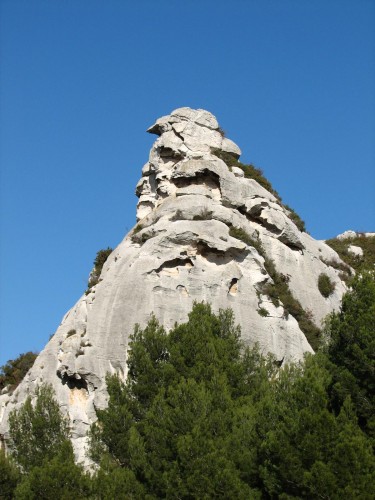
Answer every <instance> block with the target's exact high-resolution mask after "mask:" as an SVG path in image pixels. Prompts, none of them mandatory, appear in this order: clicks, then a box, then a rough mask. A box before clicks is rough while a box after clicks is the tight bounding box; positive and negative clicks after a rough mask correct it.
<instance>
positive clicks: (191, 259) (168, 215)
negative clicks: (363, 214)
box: [0, 108, 346, 461]
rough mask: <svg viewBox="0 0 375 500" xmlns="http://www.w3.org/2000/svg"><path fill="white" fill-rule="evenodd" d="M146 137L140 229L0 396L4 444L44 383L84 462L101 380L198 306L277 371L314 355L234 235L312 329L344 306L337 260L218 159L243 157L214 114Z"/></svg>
mask: <svg viewBox="0 0 375 500" xmlns="http://www.w3.org/2000/svg"><path fill="white" fill-rule="evenodd" d="M149 132H151V133H155V134H157V135H159V137H158V139H157V140H156V141H155V143H154V145H153V147H152V149H151V152H150V156H149V161H148V162H147V163H146V165H145V166H144V167H143V169H142V177H141V179H140V181H139V182H138V184H137V187H136V194H137V196H138V197H139V201H138V207H137V220H138V221H139V225H138V226H137V228H136V230H133V231H131V232H130V233H129V234H128V235H127V236H126V237H125V239H124V240H123V241H122V242H121V243H120V244H119V246H118V247H117V248H116V249H115V250H114V251H113V252H112V254H111V255H110V256H109V258H108V260H107V261H106V263H105V265H104V267H103V271H102V274H101V277H100V280H99V283H98V284H97V285H96V286H94V287H92V289H91V291H90V293H88V294H87V295H85V294H84V295H83V296H82V297H81V298H80V299H79V300H78V302H77V303H76V305H75V306H73V308H72V309H71V310H70V311H68V312H67V313H66V315H65V316H64V318H63V320H62V322H61V324H60V326H59V328H58V329H57V331H56V333H55V335H54V336H53V337H52V339H51V340H50V341H49V343H48V344H47V346H46V347H45V349H44V350H43V351H42V352H41V353H40V354H39V356H38V358H37V360H36V362H35V364H34V366H33V368H32V369H31V370H30V371H29V373H28V374H27V376H26V377H25V379H24V380H23V382H22V383H21V385H20V386H19V387H18V388H17V389H16V391H15V392H14V393H13V394H12V395H10V396H9V395H8V394H3V395H1V396H0V420H1V425H0V433H1V434H3V435H4V436H5V438H6V437H7V417H8V414H9V411H10V410H12V409H14V408H16V407H18V406H19V405H20V404H21V403H23V402H24V401H25V399H26V397H27V395H28V394H31V395H33V394H34V392H35V388H36V387H37V385H38V384H40V383H42V382H48V383H51V384H52V385H53V387H54V389H55V391H56V395H57V398H58V400H59V401H60V404H61V408H62V410H63V411H64V412H66V413H67V414H68V415H69V417H70V421H71V427H72V433H73V444H74V448H75V451H76V455H77V459H78V460H80V461H85V453H86V452H85V447H86V443H87V441H86V439H87V438H86V432H87V430H88V428H89V426H90V424H91V423H92V422H93V421H95V418H96V416H95V408H102V407H104V406H105V405H106V402H107V392H106V387H105V375H106V373H107V372H110V373H118V374H120V376H121V377H124V378H125V377H126V357H127V349H128V341H129V336H130V334H131V333H132V332H133V328H134V325H135V323H139V324H140V325H141V326H144V325H146V323H147V321H148V319H149V318H150V314H151V313H152V312H153V313H154V314H155V315H156V316H157V318H158V319H159V320H160V321H161V323H162V324H163V325H164V326H165V327H166V329H170V328H172V327H173V326H174V324H175V322H183V321H186V320H187V316H188V313H189V311H190V310H191V308H192V305H193V302H194V301H203V300H204V301H207V302H210V303H211V304H212V306H213V309H214V310H215V311H218V310H219V309H220V308H227V307H231V308H232V309H233V311H234V313H235V318H236V321H237V323H239V324H240V325H241V328H242V336H243V339H244V341H245V343H246V344H254V343H255V342H259V344H260V346H261V349H262V350H263V351H264V352H272V353H274V354H275V355H276V357H277V358H278V360H280V361H282V362H288V361H292V360H299V359H301V358H302V357H303V354H304V353H305V352H312V349H311V346H310V345H309V343H308V341H307V340H306V338H305V335H304V334H303V333H302V331H301V330H300V328H299V325H298V322H297V321H296V319H295V318H294V317H293V316H292V315H290V314H289V315H288V314H286V313H285V310H284V307H283V304H282V303H280V304H279V305H275V304H274V303H273V302H272V301H271V299H270V298H269V297H268V296H267V295H266V294H265V293H264V290H263V289H264V285H265V284H266V283H267V282H271V281H272V278H271V277H270V276H269V274H268V272H267V269H266V266H265V259H264V257H263V256H262V255H261V254H260V253H259V252H258V251H257V250H256V248H254V246H252V245H251V244H247V243H244V242H243V241H242V240H241V239H238V238H235V237H233V236H231V235H230V227H234V228H238V229H241V230H242V231H245V232H246V233H247V234H248V236H249V237H251V238H252V239H253V240H255V241H258V243H262V245H263V248H264V249H265V252H266V255H267V257H268V258H269V259H272V260H273V261H274V264H275V267H276V269H277V270H278V272H280V273H282V274H283V275H284V276H285V277H286V279H287V281H288V284H289V287H290V290H291V291H292V293H293V295H294V297H295V298H296V299H298V300H299V301H300V303H301V304H302V306H303V307H304V308H305V310H309V311H310V312H311V317H312V318H313V320H314V321H315V323H316V324H317V325H320V323H321V321H322V319H323V318H324V317H325V316H326V315H327V314H328V313H329V312H331V311H332V310H336V309H338V307H339V305H340V300H341V297H342V294H343V293H344V291H345V289H346V288H345V284H344V282H342V281H341V279H340V276H339V271H337V270H336V269H335V268H334V267H332V266H331V265H329V263H330V262H332V261H337V262H340V258H339V257H338V255H337V254H336V252H334V251H333V250H332V249H331V248H330V247H329V246H327V245H326V244H325V243H324V242H322V241H316V240H314V239H313V238H312V237H311V236H309V235H308V234H306V233H301V232H300V231H299V230H298V228H297V227H296V225H295V224H294V223H293V222H292V220H291V219H290V218H289V216H288V211H287V210H286V209H285V208H284V207H283V206H281V205H280V203H279V202H278V200H277V199H276V198H275V196H273V195H272V194H271V193H269V192H268V191H267V190H266V189H264V188H263V187H262V186H260V185H259V184H258V183H257V182H256V181H255V180H253V179H247V178H245V177H244V176H243V172H242V170H241V169H239V168H237V167H233V169H232V171H231V170H230V169H229V168H228V167H227V165H226V164H225V163H224V162H223V161H222V160H221V159H219V158H218V157H217V156H215V155H214V154H213V152H212V151H213V150H216V149H218V150H222V151H224V152H226V153H230V154H232V155H233V156H234V157H235V158H238V157H239V155H240V154H241V151H240V149H239V148H238V146H236V144H234V143H233V142H232V141H230V140H229V139H227V138H224V137H223V136H222V132H221V131H220V129H219V125H218V122H217V120H216V118H215V117H214V116H213V115H212V114H211V113H209V112H207V111H204V110H193V109H190V108H180V109H177V110H175V111H173V112H172V113H171V114H170V115H168V116H165V117H162V118H160V119H159V120H157V121H156V123H155V124H154V125H152V126H151V127H150V128H149ZM323 272H324V273H326V274H328V276H329V277H330V279H331V280H332V281H333V282H334V283H335V285H336V286H335V290H334V292H333V294H332V295H331V296H330V297H329V298H324V297H322V295H321V294H320V292H319V290H318V285H317V283H318V277H319V275H320V274H321V273H323ZM260 308H262V309H265V310H266V311H267V312H268V316H266V317H264V316H261V315H260V314H259V312H258V310H259V309H260Z"/></svg>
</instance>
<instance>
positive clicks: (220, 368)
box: [0, 273, 375, 500]
mask: <svg viewBox="0 0 375 500" xmlns="http://www.w3.org/2000/svg"><path fill="white" fill-rule="evenodd" d="M326 334H327V337H328V341H327V346H326V348H325V349H324V350H322V351H321V352H319V353H318V354H316V355H314V356H312V355H308V356H307V357H306V359H305V361H304V363H303V364H300V365H289V366H285V367H282V368H281V369H279V368H278V367H277V364H276V363H275V360H274V359H273V358H272V356H268V357H264V356H262V355H261V354H260V352H259V350H258V349H257V348H256V347H255V348H252V349H249V348H245V347H244V346H243V344H242V343H241V340H240V329H239V328H238V327H236V326H235V324H234V319H233V315H232V312H231V311H230V310H227V311H221V312H220V313H219V314H218V315H215V314H213V312H212V311H211V308H210V307H209V306H208V305H205V304H196V305H195V306H194V308H193V310H192V312H191V313H190V315H189V320H188V322H187V323H185V324H182V325H176V326H175V328H174V329H173V330H172V331H171V332H170V333H169V334H167V333H166V332H165V330H164V329H163V327H161V326H160V325H159V323H158V322H157V320H156V319H155V318H152V319H151V320H150V322H149V324H148V325H147V327H146V328H145V329H141V328H139V327H137V328H136V329H135V332H134V334H133V336H132V339H131V346H130V347H131V349H130V351H129V358H128V368H129V372H128V378H127V380H126V382H125V383H124V382H122V381H121V380H120V379H119V378H117V377H116V376H108V377H107V385H108V392H109V396H110V398H109V404H108V408H107V409H105V410H100V411H98V414H97V415H98V422H97V423H96V424H95V425H93V427H92V430H91V454H92V457H93V458H94V460H95V461H96V462H97V463H98V466H99V468H98V470H97V471H96V472H95V473H94V474H93V476H92V477H89V476H87V475H85V474H84V473H83V471H82V469H81V468H80V467H79V466H77V465H75V464H74V461H73V456H72V450H71V446H70V444H69V441H67V439H66V429H65V424H64V419H63V418H62V416H61V415H60V417H58V414H57V413H56V405H57V404H56V403H55V402H53V401H54V400H53V395H52V393H51V392H50V390H49V389H48V388H47V389H43V390H40V392H39V395H38V398H37V403H36V406H35V410H33V409H32V406H31V405H30V402H29V401H26V403H25V405H24V406H23V408H21V409H20V410H18V411H16V412H14V413H13V416H12V419H11V432H10V434H11V437H12V439H13V458H11V457H10V458H5V457H4V456H3V455H0V478H1V479H0V485H1V487H2V491H4V492H5V493H3V498H13V497H14V498H16V499H20V498H21V499H24V498H25V499H26V498H27V499H34V498H55V499H56V500H58V499H64V498H92V499H96V498H100V499H107V498H116V499H117V498H119V499H128V498H133V499H144V498H149V499H157V498H176V499H177V498H181V499H198V498H199V499H201V498H206V499H210V498H229V499H249V498H250V499H252V498H253V499H276V498H280V499H290V498H296V499H297V498H306V499H342V498H345V499H353V500H354V499H358V498H361V499H371V498H373V491H374V488H375V482H374V481H375V480H374V478H375V459H374V453H373V445H374V429H375V422H374V394H375V391H374V383H375V381H374V369H375V366H374V357H373V353H374V342H375V280H374V276H373V275H371V274H370V273H365V274H363V275H362V276H360V277H357V278H355V279H354V281H353V283H352V290H351V291H350V292H349V293H348V294H347V295H346V296H345V297H344V300H343V304H342V308H341V311H340V312H339V313H336V314H332V315H331V316H330V317H329V318H328V320H327V328H326ZM50 407H51V408H52V410H53V411H50V412H49V411H46V408H50ZM25 415H27V418H24V417H25ZM38 415H43V416H44V417H43V418H42V419H40V420H39V419H38V418H37V417H38ZM58 421H60V424H58V425H57V423H58ZM22 422H25V424H23V423H22ZM21 423H22V424H21ZM22 425H25V427H22ZM43 425H44V432H43V433H42V434H40V432H41V429H42V427H43ZM41 426H42V427H41ZM51 429H55V430H54V431H53V432H52V434H53V435H54V436H55V438H54V439H55V440H54V442H53V443H52V441H49V438H48V439H47V438H45V435H46V434H51ZM19 432H21V435H23V436H24V440H18V441H17V439H18V438H17V436H19ZM37 436H42V443H41V445H43V456H45V457H48V459H49V461H48V459H47V458H43V456H42V455H41V456H40V457H38V456H35V457H30V455H29V453H30V450H31V446H32V443H38V442H39V441H38V439H36V438H37ZM24 441H26V442H25V443H24ZM26 457H28V458H27V460H26ZM12 460H15V461H16V463H17V464H18V467H17V468H16V466H15V464H14V462H13V461H12ZM29 460H30V462H29ZM26 464H27V465H26ZM12 495H13V496H12Z"/></svg>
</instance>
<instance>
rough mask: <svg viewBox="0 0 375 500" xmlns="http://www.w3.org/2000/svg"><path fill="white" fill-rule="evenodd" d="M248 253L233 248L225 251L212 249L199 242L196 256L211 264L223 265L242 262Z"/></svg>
mask: <svg viewBox="0 0 375 500" xmlns="http://www.w3.org/2000/svg"><path fill="white" fill-rule="evenodd" d="M248 253H249V251H248V250H247V249H245V250H237V249H235V248H230V249H228V250H226V251H223V250H219V249H217V248H212V247H210V246H208V245H207V243H205V242H203V241H200V242H199V243H198V244H197V255H199V256H201V257H203V258H204V259H206V260H207V261H208V262H210V263H211V264H216V265H224V264H229V263H230V262H232V261H234V260H235V261H236V262H243V261H244V260H245V259H246V257H247V255H248Z"/></svg>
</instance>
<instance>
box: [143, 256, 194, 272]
mask: <svg viewBox="0 0 375 500" xmlns="http://www.w3.org/2000/svg"><path fill="white" fill-rule="evenodd" d="M179 266H182V267H194V263H193V261H192V260H191V259H180V258H178V257H177V258H176V259H172V260H167V261H165V262H163V264H161V265H160V266H159V267H158V268H157V269H153V271H155V272H156V273H160V271H162V270H163V269H173V268H175V267H179Z"/></svg>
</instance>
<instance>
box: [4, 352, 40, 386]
mask: <svg viewBox="0 0 375 500" xmlns="http://www.w3.org/2000/svg"><path fill="white" fill-rule="evenodd" d="M36 357H37V353H35V352H31V351H29V352H25V353H24V354H20V355H19V356H18V358H16V359H11V360H9V361H8V362H7V363H6V364H5V365H3V366H1V367H0V391H1V390H2V389H4V388H5V387H8V388H9V392H12V391H14V389H15V388H16V387H17V386H18V385H19V383H20V382H21V380H22V379H23V378H24V376H25V375H26V373H27V372H28V371H29V370H30V368H31V367H32V366H33V364H34V361H35V358H36Z"/></svg>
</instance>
